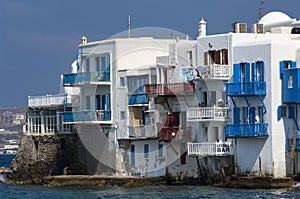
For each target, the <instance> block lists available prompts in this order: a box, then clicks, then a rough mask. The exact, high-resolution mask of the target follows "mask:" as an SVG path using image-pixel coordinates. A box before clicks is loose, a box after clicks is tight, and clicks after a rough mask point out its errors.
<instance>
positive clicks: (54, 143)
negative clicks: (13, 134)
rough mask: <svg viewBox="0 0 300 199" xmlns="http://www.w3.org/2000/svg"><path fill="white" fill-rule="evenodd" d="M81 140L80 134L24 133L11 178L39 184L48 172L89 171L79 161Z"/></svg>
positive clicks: (19, 181)
mask: <svg viewBox="0 0 300 199" xmlns="http://www.w3.org/2000/svg"><path fill="white" fill-rule="evenodd" d="M78 142H79V138H78V135H77V134H65V135H57V134H55V135H44V136H24V138H23V139H22V141H21V145H20V147H19V151H18V153H17V155H16V158H15V159H14V160H13V161H12V164H11V170H12V173H11V174H9V175H8V179H9V180H10V181H13V182H16V183H29V184H39V183H43V177H45V176H52V175H62V174H74V175H78V174H86V172H85V168H84V166H83V165H82V164H81V163H80V161H79V152H78Z"/></svg>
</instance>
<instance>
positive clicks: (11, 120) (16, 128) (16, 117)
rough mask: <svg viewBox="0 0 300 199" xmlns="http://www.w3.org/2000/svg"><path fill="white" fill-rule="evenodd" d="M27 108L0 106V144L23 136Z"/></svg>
mask: <svg viewBox="0 0 300 199" xmlns="http://www.w3.org/2000/svg"><path fill="white" fill-rule="evenodd" d="M26 111H27V108H0V144H3V143H5V142H6V141H7V140H10V139H17V140H20V139H22V138H23V135H24V133H23V125H24V124H25V123H26Z"/></svg>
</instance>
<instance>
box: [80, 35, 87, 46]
mask: <svg viewBox="0 0 300 199" xmlns="http://www.w3.org/2000/svg"><path fill="white" fill-rule="evenodd" d="M86 43H87V38H86V37H85V36H82V37H81V44H83V45H84V44H86Z"/></svg>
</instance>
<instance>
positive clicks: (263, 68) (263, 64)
mask: <svg viewBox="0 0 300 199" xmlns="http://www.w3.org/2000/svg"><path fill="white" fill-rule="evenodd" d="M260 64H261V71H260V75H261V81H265V63H264V62H263V61H262V62H260Z"/></svg>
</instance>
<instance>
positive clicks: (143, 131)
mask: <svg viewBox="0 0 300 199" xmlns="http://www.w3.org/2000/svg"><path fill="white" fill-rule="evenodd" d="M128 130H129V138H134V139H145V138H154V137H157V133H156V130H155V126H154V125H147V126H129V127H128Z"/></svg>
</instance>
